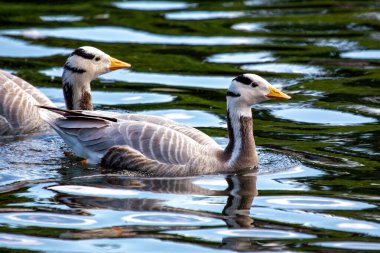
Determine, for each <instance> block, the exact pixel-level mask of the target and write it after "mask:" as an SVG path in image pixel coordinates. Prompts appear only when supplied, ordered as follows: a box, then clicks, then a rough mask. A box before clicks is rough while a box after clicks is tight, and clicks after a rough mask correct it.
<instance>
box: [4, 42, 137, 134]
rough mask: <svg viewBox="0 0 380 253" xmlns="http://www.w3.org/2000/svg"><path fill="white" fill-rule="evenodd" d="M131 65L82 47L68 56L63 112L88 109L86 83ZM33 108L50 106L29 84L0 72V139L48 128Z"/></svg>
mask: <svg viewBox="0 0 380 253" xmlns="http://www.w3.org/2000/svg"><path fill="white" fill-rule="evenodd" d="M130 66H131V65H130V64H128V63H125V62H122V61H120V60H117V59H115V58H113V57H110V56H109V55H108V54H106V53H104V52H102V51H100V50H99V49H97V48H94V47H89V46H84V47H80V48H77V49H75V50H74V51H73V52H72V53H71V54H70V56H69V57H68V59H67V61H66V63H65V65H64V70H63V75H62V81H63V94H64V97H65V102H66V107H67V109H70V110H72V109H76V110H92V109H93V106H92V100H91V88H90V82H91V81H92V80H94V79H96V78H97V77H98V76H99V75H101V74H104V73H106V72H109V71H113V70H116V69H120V68H129V67H130ZM36 105H42V106H50V107H54V106H55V105H54V103H53V102H52V101H50V99H49V98H47V97H46V96H45V95H44V94H43V93H42V92H40V91H39V90H38V89H37V88H35V87H34V86H33V85H31V84H29V83H28V82H26V81H24V80H22V79H21V78H18V77H16V76H14V75H11V74H9V73H8V72H6V71H3V70H0V136H1V135H16V134H25V133H29V132H33V131H41V130H44V129H46V128H47V127H48V125H47V124H46V123H45V122H44V121H43V120H42V119H41V117H40V111H39V109H38V108H37V107H36Z"/></svg>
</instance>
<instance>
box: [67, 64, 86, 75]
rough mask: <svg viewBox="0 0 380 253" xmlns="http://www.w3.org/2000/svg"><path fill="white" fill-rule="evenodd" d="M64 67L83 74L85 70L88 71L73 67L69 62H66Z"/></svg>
mask: <svg viewBox="0 0 380 253" xmlns="http://www.w3.org/2000/svg"><path fill="white" fill-rule="evenodd" d="M63 68H64V69H66V70H68V71H71V72H73V73H78V74H83V73H84V72H86V70H84V69H80V68H75V67H71V66H70V65H69V63H68V62H66V63H65V66H63Z"/></svg>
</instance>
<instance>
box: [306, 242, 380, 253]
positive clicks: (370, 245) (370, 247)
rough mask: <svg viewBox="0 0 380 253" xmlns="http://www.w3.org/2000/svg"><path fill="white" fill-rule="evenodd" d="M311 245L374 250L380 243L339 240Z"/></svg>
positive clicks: (379, 246)
mask: <svg viewBox="0 0 380 253" xmlns="http://www.w3.org/2000/svg"><path fill="white" fill-rule="evenodd" d="M313 245H316V246H320V247H327V248H336V249H347V250H355V251H356V250H375V251H378V250H379V249H380V243H377V242H355V241H351V242H350V241H341V242H316V243H313Z"/></svg>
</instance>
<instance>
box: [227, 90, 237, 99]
mask: <svg viewBox="0 0 380 253" xmlns="http://www.w3.org/2000/svg"><path fill="white" fill-rule="evenodd" d="M227 97H240V94H239V93H234V92H232V91H229V90H228V91H227Z"/></svg>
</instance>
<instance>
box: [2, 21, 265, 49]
mask: <svg viewBox="0 0 380 253" xmlns="http://www.w3.org/2000/svg"><path fill="white" fill-rule="evenodd" d="M24 32H25V30H2V31H0V34H6V35H21V36H22V35H23V34H24ZM34 32H35V33H36V34H38V35H39V36H40V37H55V38H64V39H73V40H85V41H98V42H112V43H138V44H169V45H209V46H211V45H242V44H248V45H254V44H262V43H264V42H265V39H264V38H251V37H225V36H183V35H180V36H174V35H162V34H154V33H150V32H146V31H139V30H134V29H131V28H126V27H116V26H96V27H70V28H51V29H49V28H35V29H34Z"/></svg>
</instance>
